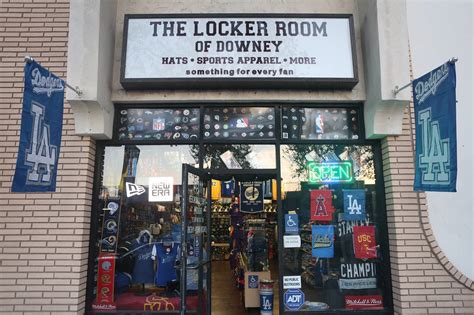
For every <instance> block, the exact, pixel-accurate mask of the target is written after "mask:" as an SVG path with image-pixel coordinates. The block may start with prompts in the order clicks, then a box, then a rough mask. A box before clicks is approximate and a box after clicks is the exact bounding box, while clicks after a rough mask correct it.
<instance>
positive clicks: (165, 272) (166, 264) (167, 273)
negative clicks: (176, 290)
mask: <svg viewBox="0 0 474 315" xmlns="http://www.w3.org/2000/svg"><path fill="white" fill-rule="evenodd" d="M154 253H155V255H156V260H157V262H158V266H157V271H156V278H155V284H156V285H157V286H159V287H164V286H166V283H167V282H168V281H172V280H176V269H175V268H174V264H175V261H176V256H177V255H178V245H176V244H174V245H173V246H171V247H165V246H163V244H157V245H155V248H154Z"/></svg>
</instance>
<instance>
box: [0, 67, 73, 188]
mask: <svg viewBox="0 0 474 315" xmlns="http://www.w3.org/2000/svg"><path fill="white" fill-rule="evenodd" d="M24 83H25V86H24V92H23V109H22V113H21V131H20V145H19V148H18V157H17V161H16V169H15V175H14V177H13V183H12V192H44V191H56V173H57V170H58V159H59V150H60V148H61V132H62V127H63V103H64V81H63V80H61V79H60V78H58V77H56V76H55V75H54V74H52V73H51V72H49V71H48V70H47V69H45V68H43V67H42V66H41V65H40V64H38V63H36V61H32V62H31V63H27V64H26V65H25V81H24ZM4 117H6V116H4ZM4 119H6V118H4Z"/></svg>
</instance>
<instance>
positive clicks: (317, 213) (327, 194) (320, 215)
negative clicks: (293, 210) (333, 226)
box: [310, 189, 335, 221]
mask: <svg viewBox="0 0 474 315" xmlns="http://www.w3.org/2000/svg"><path fill="white" fill-rule="evenodd" d="M310 204H311V220H312V221H315V220H317V221H332V214H333V213H334V211H335V209H334V207H333V205H332V192H331V191H330V190H327V189H321V190H311V192H310Z"/></svg>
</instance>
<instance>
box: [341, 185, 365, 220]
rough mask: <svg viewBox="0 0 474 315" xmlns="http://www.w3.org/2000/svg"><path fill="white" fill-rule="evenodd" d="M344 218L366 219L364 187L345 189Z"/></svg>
mask: <svg viewBox="0 0 474 315" xmlns="http://www.w3.org/2000/svg"><path fill="white" fill-rule="evenodd" d="M343 194H344V216H343V218H344V220H346V221H356V220H364V219H365V191H364V190H363V189H344V190H343Z"/></svg>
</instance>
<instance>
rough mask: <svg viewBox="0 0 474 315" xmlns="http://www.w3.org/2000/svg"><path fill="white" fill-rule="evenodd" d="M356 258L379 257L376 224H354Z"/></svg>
mask: <svg viewBox="0 0 474 315" xmlns="http://www.w3.org/2000/svg"><path fill="white" fill-rule="evenodd" d="M354 255H355V258H360V259H368V258H377V244H376V242H375V227H374V226H354Z"/></svg>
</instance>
